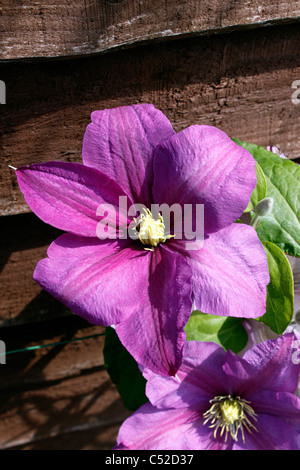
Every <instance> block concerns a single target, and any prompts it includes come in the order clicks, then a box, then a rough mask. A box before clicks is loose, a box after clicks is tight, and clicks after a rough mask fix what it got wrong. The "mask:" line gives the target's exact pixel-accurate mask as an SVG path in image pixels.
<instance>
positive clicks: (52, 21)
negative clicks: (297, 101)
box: [0, 0, 300, 60]
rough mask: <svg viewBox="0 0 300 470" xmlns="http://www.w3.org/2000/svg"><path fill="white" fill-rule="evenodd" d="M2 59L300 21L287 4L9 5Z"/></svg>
mask: <svg viewBox="0 0 300 470" xmlns="http://www.w3.org/2000/svg"><path fill="white" fill-rule="evenodd" d="M0 12H1V20H2V26H1V39H0V50H1V53H0V59H6V60H7V59H17V58H30V57H49V56H52V57H57V56H73V55H80V54H92V53H99V52H103V51H108V50H111V49H113V48H116V47H125V46H128V45H132V44H136V43H141V42H143V41H150V40H152V41H153V40H155V39H157V40H162V39H166V38H173V37H180V36H184V35H187V34H189V35H191V34H205V33H206V34H207V33H210V34H211V33H213V32H217V31H220V30H222V29H224V28H225V29H230V30H232V29H235V28H239V29H241V27H242V26H244V27H245V26H246V27H251V26H252V27H253V26H256V27H258V26H262V25H265V24H270V23H278V22H282V21H295V20H297V19H298V18H299V17H300V6H299V2H297V1H296V0H293V1H288V0H285V1H282V0H266V1H264V2H263V4H262V2H261V1H260V0H252V1H250V0H244V1H240V0H234V1H229V0H227V1H222V2H220V1H217V0H210V1H208V0H204V1H199V0H165V1H163V2H162V1H161V0H144V1H142V2H141V1H139V0H123V1H122V0H120V1H118V2H116V1H115V0H98V1H95V0H74V1H73V2H72V3H70V2H68V1H67V0H61V1H59V2H58V1H55V0H44V1H43V2H31V1H30V0H24V1H22V2H19V1H18V0H13V1H11V0H3V1H2V5H1V10H0Z"/></svg>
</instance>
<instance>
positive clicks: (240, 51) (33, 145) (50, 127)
mask: <svg viewBox="0 0 300 470" xmlns="http://www.w3.org/2000/svg"><path fill="white" fill-rule="evenodd" d="M299 52H300V30H299V27H298V26H296V25H293V26H281V27H279V26H278V27H271V28H264V29H260V30H255V31H247V32H242V33H241V32H236V33H231V34H224V35H220V36H219V35H217V36H213V37H210V38H207V37H202V38H194V39H186V40H180V41H171V42H169V43H163V44H160V45H149V46H147V47H139V48H135V49H131V50H127V51H122V52H121V51H119V52H114V53H111V54H107V55H105V56H99V57H90V58H84V59H77V60H65V61H49V62H44V63H39V64H36V63H34V64H33V63H27V64H18V63H16V64H11V63H9V64H5V65H3V64H2V65H0V76H1V78H2V79H3V80H4V81H5V82H6V86H7V104H6V105H4V106H2V107H1V117H0V139H1V142H0V143H1V147H2V155H3V157H1V161H0V181H1V186H0V214H2V215H3V214H16V213H20V212H27V211H28V210H29V209H28V207H27V205H26V203H25V201H24V199H23V196H22V194H21V193H20V191H19V189H18V186H17V183H16V179H15V175H14V171H13V170H11V169H10V168H9V167H8V165H13V166H15V167H17V166H19V165H23V164H29V163H33V162H41V161H47V160H64V161H81V146H82V139H83V134H84V131H85V127H86V125H87V124H88V123H89V121H90V113H91V112H92V111H93V110H95V109H104V108H109V107H114V106H120V105H128V104H132V103H139V102H151V103H153V104H154V105H155V106H157V107H158V108H160V109H161V110H162V111H163V112H164V113H165V114H166V115H167V116H168V117H169V119H170V120H171V122H172V124H173V125H174V128H175V130H176V131H178V130H181V129H182V128H184V127H187V126H189V125H191V124H195V123H198V124H211V125H215V126H217V127H220V128H221V129H223V130H224V131H225V132H227V133H229V134H230V135H232V136H233V137H239V138H241V139H244V140H246V141H249V142H255V143H258V144H261V145H264V146H266V145H277V146H279V147H280V148H281V150H282V151H284V152H285V153H286V154H287V155H288V156H289V157H290V158H299V156H300V153H299V139H298V136H299V134H300V120H299V112H300V105H296V104H293V103H292V93H293V92H294V90H293V89H292V83H293V82H294V81H295V80H296V79H300V54H299Z"/></svg>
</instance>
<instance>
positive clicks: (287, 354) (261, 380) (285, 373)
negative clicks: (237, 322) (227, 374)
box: [237, 333, 300, 394]
mask: <svg viewBox="0 0 300 470" xmlns="http://www.w3.org/2000/svg"><path fill="white" fill-rule="evenodd" d="M295 340H296V336H295V335H294V334H293V333H287V334H284V335H282V336H279V337H278V338H277V339H275V340H267V341H264V342H263V343H261V344H258V345H257V346H255V347H254V348H252V349H250V350H249V351H247V352H246V353H245V355H244V357H243V359H244V360H245V361H247V363H248V364H249V366H251V367H252V369H253V373H251V374H250V375H249V377H245V380H244V382H243V385H242V388H241V389H240V390H241V392H242V391H243V390H244V391H245V393H247V394H252V393H255V392H256V391H259V390H263V389H268V390H276V391H278V392H279V391H282V392H291V393H293V392H295V390H296V388H297V385H298V377H299V373H300V364H299V361H294V360H293V354H294V353H295V352H296V349H295V348H294V344H295V343H294V341H295ZM237 379H238V378H237Z"/></svg>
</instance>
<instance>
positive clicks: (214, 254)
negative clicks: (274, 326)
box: [172, 224, 269, 318]
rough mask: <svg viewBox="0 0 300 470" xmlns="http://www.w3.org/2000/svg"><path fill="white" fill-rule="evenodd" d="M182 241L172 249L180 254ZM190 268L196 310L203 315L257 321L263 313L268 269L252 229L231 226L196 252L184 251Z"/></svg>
mask: <svg viewBox="0 0 300 470" xmlns="http://www.w3.org/2000/svg"><path fill="white" fill-rule="evenodd" d="M183 246H184V243H183V241H177V242H175V241H174V242H173V245H172V248H173V247H174V249H176V248H177V249H180V248H181V250H182V247H183ZM186 256H187V257H189V259H190V263H191V266H192V268H193V292H194V296H195V304H196V308H197V309H198V310H200V311H201V312H204V313H210V314H213V315H225V316H233V317H243V318H256V317H260V316H262V315H263V314H264V313H265V310H266V287H267V284H268V283H269V269H268V262H267V257H266V253H265V251H264V248H263V246H262V244H261V242H260V240H259V238H258V236H257V234H256V232H255V230H254V229H253V228H252V227H249V226H248V225H244V224H231V225H230V226H229V227H226V228H225V229H223V230H220V231H219V232H217V233H213V234H211V235H209V236H208V237H207V238H206V239H205V240H204V244H203V247H202V248H201V249H199V250H191V251H186Z"/></svg>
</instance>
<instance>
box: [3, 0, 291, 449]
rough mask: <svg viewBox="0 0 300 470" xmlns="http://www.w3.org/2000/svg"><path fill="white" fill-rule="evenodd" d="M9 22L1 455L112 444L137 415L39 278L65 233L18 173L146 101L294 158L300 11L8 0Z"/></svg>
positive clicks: (95, 345)
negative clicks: (34, 205) (31, 198)
mask: <svg viewBox="0 0 300 470" xmlns="http://www.w3.org/2000/svg"><path fill="white" fill-rule="evenodd" d="M0 17H1V23H2V25H1V28H0V80H1V83H2V88H1V90H2V98H1V97H0V101H1V104H2V106H1V113H0V115H1V118H0V128H1V131H0V144H1V160H0V181H1V186H0V224H1V227H0V234H1V238H0V252H1V255H0V256H1V274H0V276H1V277H0V289H1V293H0V299H1V305H0V340H2V341H4V342H5V345H6V351H7V355H6V364H1V360H0V448H1V449H110V448H111V447H112V446H113V445H114V442H115V438H116V434H117V431H118V428H119V425H120V424H121V422H122V421H123V420H124V419H125V417H126V416H128V414H129V412H128V411H127V410H126V409H125V408H124V406H123V404H122V401H121V399H120V398H119V396H118V393H117V391H116V389H115V387H114V385H113V384H112V383H111V381H110V379H109V376H108V375H107V373H106V371H105V368H104V364H103V355H102V349H103V342H104V336H103V333H104V329H103V328H102V327H95V326H91V325H89V324H88V323H86V322H85V321H83V320H81V319H80V318H78V317H76V316H75V315H73V314H72V313H71V312H69V311H68V310H67V309H66V308H65V307H64V306H62V305H61V304H59V303H58V302H56V301H55V300H54V299H53V298H51V297H50V296H49V295H48V294H46V293H45V292H43V291H42V290H41V288H40V287H39V286H38V285H37V284H36V283H35V282H34V281H33V280H32V273H33V270H34V267H35V265H36V263H37V261H38V260H39V259H41V258H42V257H45V255H46V250H47V247H48V245H49V244H50V243H51V241H52V240H53V239H54V238H55V237H57V235H58V234H59V231H58V230H55V229H53V228H51V227H49V226H47V225H46V224H44V223H42V222H41V221H39V220H38V219H37V218H36V216H35V215H34V214H32V213H31V212H30V210H29V208H28V207H27V205H26V203H25V201H24V199H23V196H22V194H21V192H20V190H19V188H18V185H17V182H16V178H15V174H14V171H13V170H12V169H11V168H10V167H9V165H11V166H13V167H18V166H20V165H25V164H30V163H34V162H44V161H48V160H62V161H77V162H80V161H81V146H82V139H83V134H84V131H85V127H86V126H87V124H88V123H89V122H90V114H91V112H92V111H93V110H96V109H104V108H111V107H115V106H120V105H128V104H133V103H143V102H148V103H153V104H154V105H155V106H156V107H157V108H159V109H161V110H162V111H163V112H164V113H165V114H166V115H167V116H168V118H169V119H170V121H171V122H172V124H173V126H174V129H175V130H176V131H179V130H181V129H183V128H185V127H187V126H189V125H191V124H196V123H197V124H210V125H215V126H217V127H219V128H221V129H222V130H224V131H225V132H227V133H228V134H230V135H231V136H232V137H238V138H241V139H243V140H245V141H248V142H254V143H257V144H260V145H263V146H267V145H276V146H278V147H279V148H280V149H281V151H283V152H284V153H286V155H287V156H288V157H289V158H291V159H296V160H297V159H299V157H300V145H299V136H300V119H299V116H300V104H299V105H297V102H293V101H292V95H293V92H295V89H293V83H294V82H295V81H297V80H300V24H299V19H300V4H299V2H298V1H295V0H291V1H279V0H277V1H271V0H267V1H265V2H264V3H263V4H262V2H259V1H258V0H252V1H239V0H225V1H215V0H210V1H208V0H143V1H137V0H73V2H68V1H66V0H60V1H59V2H57V1H54V0H43V1H42V2H31V1H29V0H23V1H21V0H2V2H1V6H0ZM1 90H0V91H1ZM4 92H5V96H3V93H4ZM296 101H297V100H296ZM298 161H299V160H298ZM116 289H117V286H116ZM82 338H84V339H82ZM75 339H77V340H78V341H74V340H75ZM49 345H52V346H49ZM36 346H39V347H38V348H36ZM25 348H32V349H29V350H28V349H27V350H26V351H24V349H25ZM19 350H21V351H19Z"/></svg>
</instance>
